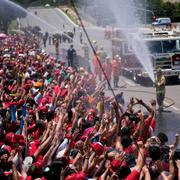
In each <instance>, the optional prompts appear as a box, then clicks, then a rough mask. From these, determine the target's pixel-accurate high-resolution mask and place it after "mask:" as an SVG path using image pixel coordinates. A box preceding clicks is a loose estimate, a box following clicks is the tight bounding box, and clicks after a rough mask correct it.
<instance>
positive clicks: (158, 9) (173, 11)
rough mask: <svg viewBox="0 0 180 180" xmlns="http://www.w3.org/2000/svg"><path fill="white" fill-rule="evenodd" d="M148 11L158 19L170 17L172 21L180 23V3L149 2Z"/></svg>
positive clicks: (156, 0) (152, 0) (159, 0)
mask: <svg viewBox="0 0 180 180" xmlns="http://www.w3.org/2000/svg"><path fill="white" fill-rule="evenodd" d="M146 2H147V9H150V10H152V11H153V12H154V13H155V15H156V16H157V17H170V18H171V19H172V21H174V22H177V21H178V22H179V21H180V3H171V2H164V1H163V0H147V1H146Z"/></svg>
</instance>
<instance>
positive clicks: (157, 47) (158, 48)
mask: <svg viewBox="0 0 180 180" xmlns="http://www.w3.org/2000/svg"><path fill="white" fill-rule="evenodd" d="M146 44H147V46H148V49H149V51H150V53H151V54H158V53H162V44H161V41H148V42H146Z"/></svg>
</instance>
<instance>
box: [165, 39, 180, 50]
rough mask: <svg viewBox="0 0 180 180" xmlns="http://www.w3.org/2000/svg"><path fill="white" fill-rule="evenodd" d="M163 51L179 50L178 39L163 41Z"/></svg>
mask: <svg viewBox="0 0 180 180" xmlns="http://www.w3.org/2000/svg"><path fill="white" fill-rule="evenodd" d="M162 45H163V53H173V52H177V51H179V49H177V48H179V47H178V46H177V40H167V41H162Z"/></svg>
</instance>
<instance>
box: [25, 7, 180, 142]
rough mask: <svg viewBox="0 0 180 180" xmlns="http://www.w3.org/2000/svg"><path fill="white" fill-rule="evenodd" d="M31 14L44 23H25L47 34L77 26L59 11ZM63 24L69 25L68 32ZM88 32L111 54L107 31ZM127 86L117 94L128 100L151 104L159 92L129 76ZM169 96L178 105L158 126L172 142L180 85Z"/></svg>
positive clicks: (179, 126)
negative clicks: (121, 93)
mask: <svg viewBox="0 0 180 180" xmlns="http://www.w3.org/2000/svg"><path fill="white" fill-rule="evenodd" d="M30 11H31V12H32V14H34V13H35V12H37V15H36V16H37V17H40V18H41V19H43V21H42V20H40V19H37V18H34V17H33V18H32V17H28V18H27V19H26V20H23V23H24V24H25V23H26V22H28V23H29V24H30V25H38V26H40V27H41V29H42V30H43V32H45V31H48V32H52V33H55V32H57V31H65V30H72V29H73V27H74V24H72V23H71V22H70V20H69V19H68V18H67V17H65V16H64V14H63V13H62V12H61V11H59V10H57V9H53V8H47V9H45V8H31V9H30ZM63 24H64V25H65V28H64V29H63ZM76 29H77V32H76V36H75V41H76V42H74V44H75V47H76V49H77V51H78V53H82V51H81V46H80V45H79V30H78V28H77V27H76ZM87 31H88V34H89V35H90V37H91V40H93V39H96V40H97V41H98V43H99V45H100V46H103V47H104V49H105V50H106V51H107V52H108V54H109V55H111V44H110V42H108V41H107V40H104V33H103V29H101V28H97V27H87ZM83 37H84V35H83ZM77 42H78V43H77ZM61 47H63V48H65V49H67V48H68V47H69V44H62V45H61ZM47 50H48V51H49V52H50V53H53V52H54V47H53V46H48V47H47ZM124 84H126V88H121V89H118V90H116V91H115V92H116V93H117V92H119V91H123V92H124V96H125V98H126V99H129V98H130V97H139V98H142V99H143V100H144V101H147V102H148V101H150V100H151V99H152V98H155V89H154V88H152V87H143V86H140V85H137V84H135V83H134V82H133V81H131V80H129V79H127V78H125V77H121V80H120V85H124ZM107 94H110V92H109V91H107ZM166 96H167V97H168V98H171V99H172V100H173V101H174V102H175V104H174V105H173V106H171V107H170V108H168V109H167V110H168V111H167V112H163V113H162V114H161V115H157V118H158V123H157V126H158V130H159V131H163V132H166V133H167V134H168V136H169V139H170V142H172V141H173V139H174V134H175V133H180V85H174V86H167V88H166ZM168 98H167V99H166V100H165V105H166V106H168V105H170V104H171V103H172V101H171V100H169V99H168Z"/></svg>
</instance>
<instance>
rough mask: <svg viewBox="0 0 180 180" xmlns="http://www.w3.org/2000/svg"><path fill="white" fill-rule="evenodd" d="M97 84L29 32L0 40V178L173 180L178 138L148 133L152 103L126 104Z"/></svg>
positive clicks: (179, 154)
mask: <svg viewBox="0 0 180 180" xmlns="http://www.w3.org/2000/svg"><path fill="white" fill-rule="evenodd" d="M116 58H119V57H118V56H116ZM106 62H107V63H109V58H106ZM105 65H107V64H105ZM105 65H104V66H105ZM104 68H105V69H106V67H104ZM112 68H113V67H112ZM114 68H115V67H114ZM98 71H99V70H97V72H96V73H98ZM114 85H115V86H117V84H116V83H115V84H114ZM104 88H105V82H104V81H103V80H102V81H101V82H100V83H97V82H96V75H94V74H93V73H91V72H88V71H86V69H85V68H79V69H74V68H73V67H70V66H67V65H66V63H65V62H63V61H57V60H56V59H55V58H53V57H51V56H49V55H48V54H47V53H46V52H44V51H42V50H41V49H40V47H39V43H38V42H37V40H36V38H35V37H34V36H31V35H29V36H27V37H26V36H24V35H14V36H11V35H10V36H7V38H6V39H3V40H1V41H0V179H2V180H3V179H13V180H19V179H22V180H23V179H25V180H35V179H44V180H45V179H47V180H51V179H54V180H58V179H61V180H63V179H65V180H86V179H99V180H100V179H101V180H106V179H107V180H116V179H120V180H121V179H122V180H123V179H125V180H138V179H144V180H150V179H153V180H155V179H178V178H179V179H180V160H179V159H180V151H179V150H178V149H177V146H178V141H179V135H178V134H176V135H175V140H174V143H173V144H171V145H169V144H168V137H167V135H166V134H164V133H163V132H160V133H159V134H157V135H156V136H155V135H154V130H155V126H156V101H155V100H152V101H151V102H150V103H147V104H146V103H145V102H144V101H143V100H141V99H138V98H131V99H130V101H129V102H127V100H126V101H125V100H124V98H123V93H119V94H117V95H116V97H115V98H114V97H108V96H107V95H106V94H105V91H104ZM137 104H139V105H141V107H144V109H145V111H144V110H143V108H139V107H140V106H136V105H137Z"/></svg>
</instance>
